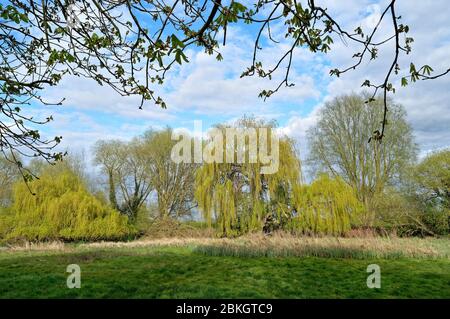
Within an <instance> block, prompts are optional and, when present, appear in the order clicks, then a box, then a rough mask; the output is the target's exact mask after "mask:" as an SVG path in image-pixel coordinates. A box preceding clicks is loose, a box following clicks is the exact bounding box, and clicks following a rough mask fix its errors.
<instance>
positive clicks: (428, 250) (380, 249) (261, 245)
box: [7, 233, 450, 259]
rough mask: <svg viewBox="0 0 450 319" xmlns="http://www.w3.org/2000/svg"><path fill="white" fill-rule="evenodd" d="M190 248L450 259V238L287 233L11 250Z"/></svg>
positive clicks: (240, 253)
mask: <svg viewBox="0 0 450 319" xmlns="http://www.w3.org/2000/svg"><path fill="white" fill-rule="evenodd" d="M147 247H148V248H152V247H189V249H190V250H191V251H193V252H196V253H200V254H204V255H208V256H235V257H327V258H355V259H366V258H389V259H392V258H450V239H435V238H427V239H421V238H398V237H380V236H368V237H346V238H344V237H307V236H303V237H298V236H293V235H290V234H286V233H275V234H273V235H272V236H264V235H262V234H250V235H246V236H242V237H239V238H233V239H228V238H160V239H149V238H147V239H140V240H135V241H130V242H95V243H86V244H79V245H74V244H64V243H62V242H52V243H35V244H33V243H26V244H24V245H20V246H10V247H8V249H7V250H8V251H12V252H13V251H56V252H58V251H62V252H76V251H77V250H98V249H115V248H119V249H130V250H133V249H135V248H147Z"/></svg>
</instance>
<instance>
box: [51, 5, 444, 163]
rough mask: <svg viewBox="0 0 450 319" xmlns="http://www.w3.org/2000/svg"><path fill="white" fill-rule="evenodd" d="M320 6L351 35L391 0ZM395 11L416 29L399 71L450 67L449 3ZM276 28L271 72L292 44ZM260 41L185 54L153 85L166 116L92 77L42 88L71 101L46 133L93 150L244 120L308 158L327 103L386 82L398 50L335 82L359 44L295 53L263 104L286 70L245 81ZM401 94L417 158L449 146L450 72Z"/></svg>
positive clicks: (235, 35) (385, 50) (239, 34)
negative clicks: (197, 124) (104, 142)
mask: <svg viewBox="0 0 450 319" xmlns="http://www.w3.org/2000/svg"><path fill="white" fill-rule="evenodd" d="M244 2H246V1H244ZM247 2H248V1H247ZM316 2H317V3H318V4H321V5H322V6H323V7H327V8H328V10H329V12H330V13H331V15H333V16H334V17H335V20H336V21H338V22H340V23H341V24H342V25H343V26H344V27H345V28H346V29H348V30H354V29H355V28H356V27H358V26H361V27H362V28H363V29H366V30H367V29H368V27H370V26H372V25H373V21H374V19H376V18H377V17H378V16H379V14H380V11H381V10H382V9H383V8H385V7H386V3H387V2H388V1H369V0H346V1H337V0H328V1H325V0H322V1H316ZM397 14H398V15H401V16H402V23H404V24H408V25H409V26H410V33H409V36H412V37H413V38H414V39H415V42H414V44H413V53H412V54H410V55H408V56H403V57H402V58H401V60H400V66H401V67H403V70H402V71H401V73H402V72H403V73H402V74H406V72H407V71H408V69H409V64H410V63H411V62H413V61H414V63H415V64H416V65H423V64H429V65H431V66H432V67H433V68H434V69H435V70H436V71H437V72H439V71H443V70H446V69H448V68H449V67H450V27H449V23H448V22H449V16H450V8H449V7H448V0H433V1H431V0H422V1H420V0H413V1H411V0H399V1H398V5H397ZM272 31H273V36H274V37H275V38H276V39H277V40H279V41H280V43H278V44H269V43H266V45H265V47H264V50H262V51H260V52H259V54H260V60H262V61H263V62H265V64H266V66H269V65H274V64H275V63H276V62H277V61H278V58H279V57H280V56H281V55H282V54H283V53H284V52H285V50H286V48H287V47H288V45H289V44H288V43H286V41H285V40H284V36H283V28H282V26H281V25H274V26H272ZM379 32H380V37H379V39H381V38H382V36H386V35H391V34H393V33H392V29H390V26H389V25H382V26H381V29H380V31H379ZM255 37H256V33H255V29H254V28H248V27H246V26H245V25H237V26H234V27H233V28H229V29H228V34H227V44H226V46H225V47H223V48H222V49H221V51H222V55H223V57H224V60H223V61H221V62H218V61H216V59H215V57H214V56H209V55H206V54H204V53H203V52H201V51H193V50H191V51H189V52H188V53H189V54H188V56H189V60H190V63H189V64H186V65H183V66H182V67H181V68H180V67H176V68H175V69H173V70H172V72H171V73H170V75H169V77H168V79H167V80H166V84H165V85H164V86H162V87H156V88H155V90H156V91H157V92H158V93H159V95H161V96H162V97H163V98H164V99H165V100H166V102H167V105H168V108H167V109H166V110H163V109H160V108H158V107H157V106H155V105H153V104H151V103H149V104H147V105H145V106H144V109H143V110H139V109H138V104H139V99H138V98H125V97H120V96H118V95H116V94H115V93H114V92H112V90H110V89H108V88H106V87H99V86H98V85H96V83H95V82H93V81H87V80H83V79H78V78H70V77H69V78H66V79H65V80H63V82H62V85H60V86H58V87H56V88H53V89H51V90H49V91H47V92H46V97H47V98H49V99H53V100H58V99H59V98H61V97H65V103H64V105H63V106H61V107H52V108H49V109H47V110H45V112H48V113H51V114H53V117H54V119H55V120H54V122H52V123H51V124H50V125H47V127H46V128H45V130H44V131H45V133H47V134H49V135H62V136H63V142H62V145H61V147H62V148H67V149H69V150H76V151H79V150H82V149H84V150H89V148H90V147H91V146H92V144H93V143H95V141H96V140H98V139H110V138H119V139H129V138H131V137H133V136H136V135H139V134H140V133H142V132H143V131H144V130H145V129H146V128H149V127H154V128H160V127H164V126H167V125H169V126H171V127H174V128H187V129H189V130H192V129H193V127H194V122H193V121H194V120H202V121H203V127H204V129H205V130H206V129H207V128H208V127H210V126H211V125H213V124H215V123H219V122H224V121H230V120H233V119H236V118H239V117H242V116H243V115H244V114H246V115H254V116H258V117H265V118H268V119H275V120H277V122H278V123H279V126H280V128H281V130H282V131H283V132H284V133H286V134H288V135H289V136H291V137H294V138H295V139H296V140H297V141H298V143H299V148H300V150H301V152H302V157H304V156H305V154H306V152H307V144H306V141H305V132H306V130H307V129H308V128H310V127H311V126H313V125H314V123H315V121H316V119H317V117H316V116H317V111H318V110H319V109H320V108H321V106H322V105H323V103H324V102H326V101H327V100H330V99H331V98H333V97H334V96H336V95H339V94H343V93H348V92H352V91H359V90H360V86H361V83H362V82H363V81H364V80H365V79H370V80H371V81H372V82H373V83H375V82H380V81H381V80H382V78H383V76H384V75H385V74H386V71H387V68H388V65H389V63H390V61H392V60H391V59H392V55H393V50H392V49H393V47H392V45H389V44H388V45H385V46H383V47H381V48H380V50H381V51H380V58H379V59H378V60H377V61H375V62H369V61H365V62H364V63H363V64H362V65H361V67H360V68H359V69H357V70H356V71H353V72H350V73H348V74H344V75H343V76H341V77H340V78H334V77H333V78H331V77H330V76H329V71H330V69H332V68H344V67H346V66H349V65H351V64H352V62H353V61H352V55H353V54H354V53H355V52H357V50H358V48H357V47H355V46H353V45H350V44H348V43H344V42H342V41H341V40H339V39H336V41H335V43H334V45H333V46H332V51H331V52H330V53H329V54H327V55H321V54H312V53H310V52H309V51H307V50H304V49H298V50H297V52H296V54H295V56H294V61H293V66H292V71H291V82H294V83H295V86H294V87H291V88H285V89H282V90H281V91H280V92H279V93H277V94H276V95H274V96H273V97H271V98H270V99H268V100H267V101H265V102H264V101H263V100H261V99H260V98H258V93H259V92H260V91H261V89H271V88H274V87H275V86H276V85H277V84H278V82H277V81H276V80H277V79H280V78H281V77H282V76H283V74H282V73H281V72H280V73H279V74H278V75H276V76H275V78H274V80H273V82H272V83H271V82H268V81H266V80H262V79H258V78H256V77H251V78H243V79H241V78H240V74H241V73H242V71H243V70H245V69H246V67H248V66H249V65H250V64H251V57H252V53H253V52H252V48H253V44H254V39H255ZM397 88H398V90H397V93H396V94H395V96H394V98H395V99H396V101H397V102H399V103H401V104H403V105H404V106H405V108H406V110H407V112H408V120H409V122H410V123H411V125H412V126H413V128H414V132H415V136H416V140H417V143H418V144H419V146H420V150H421V154H422V155H423V154H426V153H427V152H429V151H432V150H435V149H438V148H442V147H446V146H449V145H450V112H449V111H450V76H447V77H445V78H441V79H439V80H435V81H421V82H420V83H416V84H414V85H412V86H409V87H407V88H400V85H397Z"/></svg>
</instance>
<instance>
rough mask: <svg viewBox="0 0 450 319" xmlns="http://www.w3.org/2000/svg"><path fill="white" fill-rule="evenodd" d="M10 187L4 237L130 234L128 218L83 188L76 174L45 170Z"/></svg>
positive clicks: (85, 237) (32, 238)
mask: <svg viewBox="0 0 450 319" xmlns="http://www.w3.org/2000/svg"><path fill="white" fill-rule="evenodd" d="M28 186H29V187H30V189H31V190H32V192H34V193H35V194H36V195H33V194H32V193H31V192H30V191H29V190H28V188H27V185H26V184H25V183H23V182H18V183H17V184H16V185H15V187H14V203H13V205H12V207H11V214H10V215H9V219H8V222H9V225H8V232H7V233H6V240H30V241H42V240H68V241H70V240H102V239H120V238H125V237H127V236H130V235H132V234H133V232H134V230H133V228H132V227H131V226H130V225H129V223H128V218H127V217H126V216H123V215H121V214H120V213H119V212H117V211H116V210H113V209H112V208H110V207H109V206H108V205H107V204H106V203H104V202H102V201H100V200H99V199H97V198H96V197H95V196H93V195H92V194H90V193H89V192H88V191H87V188H86V185H84V183H83V182H82V181H81V180H80V178H79V177H78V176H76V174H74V173H72V172H70V171H68V170H66V171H64V172H58V171H56V172H51V171H48V172H46V173H44V174H42V176H41V177H40V179H39V180H34V181H32V182H30V183H29V185H28Z"/></svg>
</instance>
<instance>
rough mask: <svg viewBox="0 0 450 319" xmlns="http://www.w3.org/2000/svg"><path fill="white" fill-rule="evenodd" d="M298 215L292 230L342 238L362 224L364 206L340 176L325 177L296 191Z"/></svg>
mask: <svg viewBox="0 0 450 319" xmlns="http://www.w3.org/2000/svg"><path fill="white" fill-rule="evenodd" d="M294 203H295V210H296V216H295V217H294V218H293V219H292V221H291V225H290V227H291V228H292V229H294V230H296V231H299V232H302V233H314V234H332V235H339V234H343V233H345V232H346V231H348V230H350V228H351V226H352V225H354V224H356V223H358V222H359V217H360V216H361V213H362V212H363V210H364V206H363V205H362V203H361V202H360V201H359V200H358V198H357V197H356V194H355V191H354V190H353V188H352V187H350V186H349V185H348V184H346V183H345V182H344V180H343V179H342V178H340V177H336V178H330V177H329V176H328V175H321V176H319V178H318V179H316V180H315V181H314V182H313V183H312V184H311V185H304V186H299V187H296V189H295V191H294Z"/></svg>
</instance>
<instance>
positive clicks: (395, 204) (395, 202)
mask: <svg viewBox="0 0 450 319" xmlns="http://www.w3.org/2000/svg"><path fill="white" fill-rule="evenodd" d="M371 206H372V207H371V210H372V211H374V212H375V227H376V228H378V229H382V230H384V232H388V233H396V234H397V235H399V236H429V235H445V234H447V233H448V231H449V228H448V227H449V223H448V221H449V211H448V210H445V209H444V210H443V209H438V208H436V207H432V206H430V207H426V206H424V205H423V203H422V202H421V201H420V198H417V197H415V196H411V195H407V194H403V193H400V192H398V191H395V190H393V189H390V190H388V192H385V193H383V194H379V195H377V196H376V197H375V198H374V200H373V201H372V205H371Z"/></svg>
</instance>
